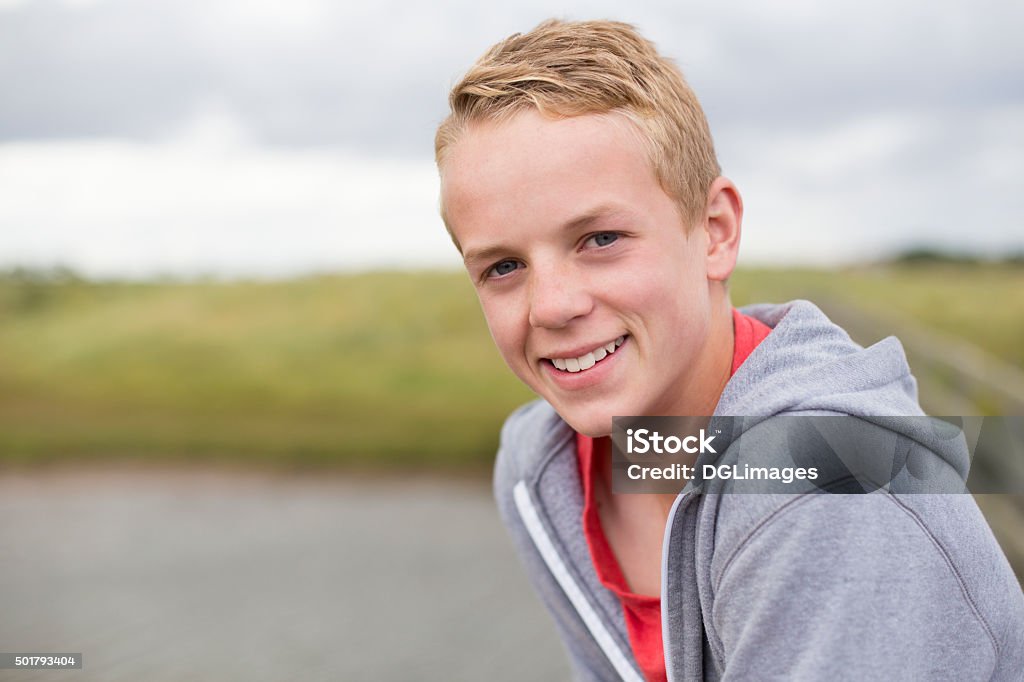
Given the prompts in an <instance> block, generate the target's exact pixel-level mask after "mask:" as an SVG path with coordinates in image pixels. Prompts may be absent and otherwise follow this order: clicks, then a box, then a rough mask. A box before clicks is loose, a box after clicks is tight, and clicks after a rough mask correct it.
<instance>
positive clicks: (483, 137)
mask: <svg viewBox="0 0 1024 682" xmlns="http://www.w3.org/2000/svg"><path fill="white" fill-rule="evenodd" d="M653 192H657V193H661V194H663V192H661V188H660V185H658V182H657V179H656V177H655V174H654V169H653V167H652V164H651V163H650V161H649V158H648V154H647V151H646V146H645V145H644V142H643V138H642V136H641V134H640V132H639V130H638V129H637V127H636V126H635V125H634V124H633V122H632V121H630V120H629V119H628V118H626V117H625V116H624V115H621V114H615V113H611V114H588V115H583V116H575V117H570V118H550V117H547V116H544V115H542V114H541V113H539V112H537V111H536V110H532V109H531V110H526V111H523V112H520V113H517V114H515V115H514V116H513V117H512V118H510V119H508V120H505V121H497V122H495V121H484V122H476V123H472V124H470V125H469V126H468V127H467V129H466V130H465V131H464V132H463V134H462V135H461V137H460V138H459V139H458V140H457V141H456V142H455V144H454V145H453V146H452V147H451V148H450V149H449V151H448V154H447V157H446V159H445V161H444V163H443V165H442V167H441V200H442V205H443V208H444V211H445V215H446V218H447V220H448V224H449V226H450V227H451V228H452V230H453V231H454V232H455V236H456V238H457V239H459V241H460V243H461V242H462V235H461V234H460V232H462V231H463V230H464V229H465V228H467V227H469V226H473V225H475V224H480V223H488V224H492V225H493V224H503V225H509V224H513V223H514V222H515V221H516V220H518V219H524V218H527V217H529V219H530V220H534V221H536V220H537V219H538V217H542V218H543V219H544V220H546V221H547V220H550V221H566V220H571V219H572V218H573V217H574V215H578V214H579V213H580V212H586V211H587V210H590V209H592V208H593V205H594V203H595V202H597V203H601V204H607V203H609V202H611V203H623V204H637V203H641V204H642V203H643V202H644V201H646V200H648V199H649V195H650V194H651V193H653ZM463 246H464V244H463Z"/></svg>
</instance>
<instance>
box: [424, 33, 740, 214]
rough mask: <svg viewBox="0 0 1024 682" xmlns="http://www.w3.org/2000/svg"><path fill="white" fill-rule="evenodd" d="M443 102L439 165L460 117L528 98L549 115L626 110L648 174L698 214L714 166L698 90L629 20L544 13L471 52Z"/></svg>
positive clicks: (517, 107)
mask: <svg viewBox="0 0 1024 682" xmlns="http://www.w3.org/2000/svg"><path fill="white" fill-rule="evenodd" d="M448 103H449V106H450V107H451V113H450V114H449V115H448V117H447V118H446V119H445V120H444V121H443V122H442V123H441V125H440V126H439V127H438V129H437V135H436V136H435V138H434V156H435V160H436V162H437V166H438V169H439V170H440V171H441V172H442V173H443V163H444V160H445V153H446V151H447V150H448V149H449V148H450V147H451V146H452V145H453V144H454V143H455V142H456V141H457V140H458V139H459V136H460V135H461V134H462V133H463V132H465V130H466V128H467V126H469V125H470V124H472V123H475V122H483V121H501V120H507V119H508V118H511V117H512V116H513V115H514V114H515V113H517V112H520V111H522V110H524V109H526V108H529V107H535V108H536V109H537V110H538V111H540V113H542V114H544V115H548V116H552V117H571V116H580V115H584V114H602V113H613V112H614V113H621V114H624V115H625V116H626V117H627V118H628V119H630V120H631V121H632V122H633V124H634V125H636V126H637V127H638V128H639V130H640V133H641V136H642V139H643V140H644V141H645V143H646V146H647V148H648V149H647V153H648V156H649V158H650V161H651V164H652V166H653V169H654V172H655V176H656V177H657V179H658V182H659V183H660V184H661V187H662V189H663V190H664V191H665V192H666V194H668V195H669V196H670V197H672V198H673V199H675V200H676V202H677V204H678V206H679V209H680V213H681V215H682V216H683V217H684V218H685V219H686V222H687V226H688V227H689V226H690V225H693V224H695V223H696V222H697V221H698V220H700V218H701V217H702V216H703V211H704V205H705V201H706V199H707V193H708V190H709V189H710V187H711V183H712V182H713V181H714V180H715V178H716V177H718V176H719V175H720V174H721V168H720V166H719V165H718V159H717V158H716V156H715V148H714V143H713V141H712V139H711V130H710V129H709V127H708V122H707V118H706V117H705V116H704V111H703V109H701V106H700V102H698V101H697V96H696V95H695V94H694V92H693V90H692V89H690V86H689V85H687V83H686V79H685V78H684V77H683V74H682V72H681V71H680V70H679V68H678V67H677V66H676V65H675V64H674V63H673V62H672V61H671V60H669V59H667V58H666V57H663V56H662V55H661V54H659V53H658V51H657V48H655V46H654V44H653V43H652V42H650V41H649V40H647V39H645V38H644V37H643V36H641V35H640V33H639V32H638V31H637V30H636V28H635V27H633V26H631V25H630V24H625V23H621V22H616V21H579V22H568V21H561V20H557V19H550V20H548V21H545V22H543V23H541V24H539V25H538V26H537V27H536V28H534V29H533V30H532V31H530V32H529V33H515V34H513V35H511V36H509V37H508V38H506V39H505V40H503V41H501V42H500V43H498V44H497V45H495V46H494V47H492V48H491V49H490V50H488V51H487V52H486V53H485V54H484V55H483V56H482V57H480V59H478V60H477V62H476V63H475V64H474V65H473V66H472V68H470V70H469V72H468V73H466V75H465V76H463V78H462V80H460V81H459V82H458V83H457V84H456V85H455V87H453V88H452V90H451V93H450V94H449V96H448ZM442 213H443V207H442ZM442 217H444V216H442ZM445 223H446V225H447V218H445ZM449 232H450V227H449Z"/></svg>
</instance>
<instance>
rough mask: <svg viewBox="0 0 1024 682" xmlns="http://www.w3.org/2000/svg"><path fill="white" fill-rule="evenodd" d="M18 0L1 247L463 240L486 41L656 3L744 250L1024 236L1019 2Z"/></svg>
mask: <svg viewBox="0 0 1024 682" xmlns="http://www.w3.org/2000/svg"><path fill="white" fill-rule="evenodd" d="M623 7H624V4H623V3H621V2H615V3H613V2H604V1H603V0H600V1H599V0H576V1H566V2H551V1H546V2H539V1H538V2H521V3H515V2H510V3H479V2H471V1H470V0H452V1H450V2H432V3H418V2H413V1H412V0H402V1H399V2H394V1H393V2H376V3H369V2H360V3H354V2H344V1H341V0H286V1H282V2H277V3H275V2H268V1H262V2H249V1H243V0H0V93H2V94H0V268H3V267H8V266H12V265H29V266H41V265H52V264H64V265H69V266H71V267H73V268H75V269H77V270H80V271H82V272H85V273H87V274H92V275H102V276H120V277H145V276H150V275H154V274H175V275H195V274H212V275H221V276H251V275H256V276H280V275H291V274H296V273H303V272H309V271H322V270H336V269H350V268H364V267H375V266H414V267H435V266H453V267H454V266H458V264H459V261H458V259H457V257H456V254H455V252H454V250H453V248H452V247H451V245H450V243H449V242H448V240H447V237H446V235H445V233H444V228H443V226H442V225H441V222H440V220H439V219H438V217H437V207H436V204H437V179H436V172H435V170H434V168H433V163H432V141H433V131H434V128H435V127H436V125H437V123H438V122H439V121H440V120H441V119H442V118H443V117H444V115H445V108H446V104H445V97H446V94H447V89H448V87H449V86H450V85H451V84H452V83H453V82H454V81H455V80H457V78H458V77H459V75H460V74H461V73H462V72H463V71H464V70H465V69H466V68H467V67H468V66H469V64H470V63H471V62H472V61H473V59H474V58H475V57H476V56H478V55H479V54H480V53H481V52H482V51H483V50H484V49H486V48H487V47H488V46H489V45H490V44H492V43H494V42H495V41H497V40H499V39H501V38H502V37H504V36H505V35H507V34H509V33H512V32H515V31H524V30H528V29H529V28H530V27H532V26H533V25H535V24H536V23H537V22H539V21H540V20H541V19H543V18H546V17H548V16H561V17H565V18H573V19H583V18H615V19H621V20H625V21H629V22H632V23H635V24H637V25H638V26H639V27H640V28H641V30H642V31H643V32H644V33H645V34H646V35H647V36H648V37H650V38H651V39H653V40H654V41H655V42H656V43H657V44H658V45H659V46H660V47H661V49H662V51H663V52H665V53H666V54H668V55H669V56H671V57H673V58H674V59H675V60H676V61H677V62H678V63H679V64H680V65H681V66H682V67H683V70H684V72H685V73H686V75H687V77H688V78H689V80H690V82H691V84H692V85H693V86H694V88H695V90H696V91H697V93H698V95H699V96H700V97H701V100H702V101H703V103H704V106H705V109H706V110H707V113H708V118H709V119H710V121H711V127H712V132H713V133H714V136H715V139H716V144H717V147H718V151H719V156H720V160H721V162H722V166H723V169H724V172H725V173H726V175H728V176H730V177H731V178H732V179H733V180H735V181H736V182H737V184H738V185H739V187H740V190H741V192H742V193H743V195H744V199H745V203H746V217H745V221H744V238H743V242H744V246H743V249H742V253H743V256H742V257H741V258H742V259H743V260H745V261H746V262H748V263H792V262H798V263H828V264H831V263H836V262H842V261H848V260H851V259H858V258H869V257H876V256H878V255H881V254H884V253H886V252H891V251H893V250H897V249H900V248H905V247H908V246H912V245H922V244H927V245H932V246H937V247H945V248H960V249H968V250H972V251H978V252H983V253H993V254H998V253H1000V252H1002V251H1006V250H1017V251H1019V250H1021V249H1024V219H1022V216H1024V191H1022V186H1021V185H1022V179H1024V47H1022V45H1024V41H1020V39H1019V35H1020V33H1021V32H1022V30H1024V4H1021V3H1014V2H998V3H997V2H985V1H984V0H982V1H980V2H979V1H974V2H967V1H966V0H965V1H960V2H943V1H942V0H931V1H925V0H914V1H911V2H900V3H892V2H891V0H890V1H887V2H874V1H873V0H859V1H857V2H834V1H830V2H827V3H822V2H810V1H808V0H790V1H788V2H773V3H764V2H759V1H756V0H755V1H751V2H731V3H722V2H637V3H634V5H633V7H632V8H631V9H628V10H627V9H624V8H623Z"/></svg>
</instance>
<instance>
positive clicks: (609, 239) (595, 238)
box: [586, 232, 619, 246]
mask: <svg viewBox="0 0 1024 682" xmlns="http://www.w3.org/2000/svg"><path fill="white" fill-rule="evenodd" d="M618 238H619V233H618V232H598V233H597V234H595V235H591V236H590V237H588V238H587V241H586V243H592V244H593V245H594V246H608V245H609V244H611V243H613V242H614V241H615V240H617V239H618Z"/></svg>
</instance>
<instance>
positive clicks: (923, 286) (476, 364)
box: [0, 266, 1024, 469]
mask: <svg viewBox="0 0 1024 682" xmlns="http://www.w3.org/2000/svg"><path fill="white" fill-rule="evenodd" d="M732 291H733V300H734V302H735V303H736V304H738V305H741V304H743V303H746V302H751V301H755V300H766V301H772V300H775V301H779V300H785V299H789V298H794V297H807V298H812V299H813V298H814V297H815V296H816V295H829V296H832V297H838V298H842V299H844V300H849V301H852V302H854V303H856V304H857V305H859V306H862V307H864V308H866V309H869V310H870V309H872V308H885V309H888V310H891V311H896V312H901V313H904V314H906V315H907V316H910V317H913V318H914V319H917V320H919V321H920V322H922V323H924V324H927V325H930V326H934V327H937V328H942V329H944V330H946V331H947V332H949V333H952V334H955V335H957V336H960V337H963V338H966V339H968V340H971V341H973V342H975V343H977V344H978V345H980V346H982V347H984V348H986V349H988V350H989V351H991V352H992V353H994V354H996V355H999V356H1000V357H1003V358H1004V359H1006V360H1008V361H1010V362H1013V363H1015V364H1017V365H1024V268H1019V267H1018V268H1012V267H1009V266H1007V267H995V266H992V267H989V266H941V267H940V266H935V267H925V266H916V267H911V266H902V267H899V268H888V269H884V268H874V269H861V270H847V271H842V272H836V271H814V270H786V271H782V270H779V271H772V270H748V271H743V272H740V273H738V274H737V275H736V276H735V277H734V279H733V282H732ZM530 397H531V394H530V392H529V391H528V390H527V389H525V388H523V387H522V386H520V385H519V384H518V382H517V381H516V379H515V378H514V377H512V376H511V374H510V373H509V372H508V370H507V369H506V368H505V366H504V364H503V363H502V361H501V359H500V357H499V355H498V353H497V351H496V350H495V349H494V348H493V344H492V343H491V342H490V339H489V336H488V333H487V328H486V326H485V324H484V322H483V319H482V316H481V314H480V312H479V309H478V306H477V303H476V299H475V296H474V294H473V291H472V288H471V286H470V284H469V282H468V280H467V279H466V277H465V276H464V275H463V274H461V273H451V274H449V273H426V272H421V273H411V272H404V273H396V272H379V273H370V274H360V275H350V276H334V277H311V278H307V279H301V280H294V281H286V282H272V283H184V284H183V283H151V284H126V283H90V282H82V281H78V280H73V279H70V280H64V281H50V280H46V279H41V278H33V277H6V278H0V462H2V463H5V464H7V465H16V464H18V463H26V464H27V463H38V462H46V461H54V460H61V461H66V460H69V459H89V458H102V459H137V460H147V461H149V460H161V459H164V460H170V461H183V460H199V459H202V460H217V461H226V462H233V463H239V462H247V463H257V464H269V465H273V466H283V467H323V466H335V465H347V466H367V467H378V466H393V467H397V466H401V467H407V466H408V465H410V464H417V463H418V464H420V465H422V466H423V467H424V468H436V467H447V468H461V469H465V468H474V467H480V468H485V467H486V466H488V465H489V463H490V461H491V459H492V457H493V454H494V449H495V446H496V444H497V431H498V428H499V427H500V424H501V422H502V420H503V419H504V417H505V416H506V415H507V414H508V412H509V411H510V410H511V409H512V408H513V407H514V406H516V405H518V404H520V403H522V402H524V401H526V400H528V399H530Z"/></svg>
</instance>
